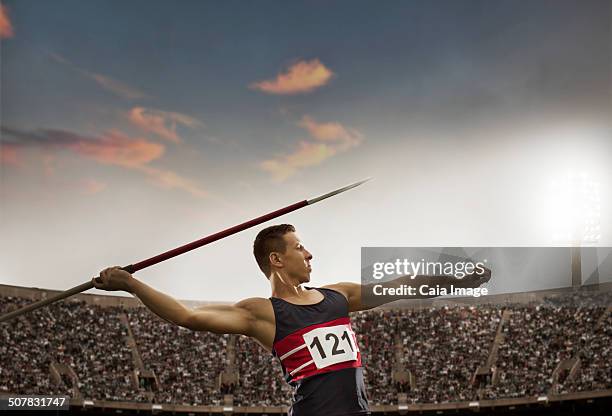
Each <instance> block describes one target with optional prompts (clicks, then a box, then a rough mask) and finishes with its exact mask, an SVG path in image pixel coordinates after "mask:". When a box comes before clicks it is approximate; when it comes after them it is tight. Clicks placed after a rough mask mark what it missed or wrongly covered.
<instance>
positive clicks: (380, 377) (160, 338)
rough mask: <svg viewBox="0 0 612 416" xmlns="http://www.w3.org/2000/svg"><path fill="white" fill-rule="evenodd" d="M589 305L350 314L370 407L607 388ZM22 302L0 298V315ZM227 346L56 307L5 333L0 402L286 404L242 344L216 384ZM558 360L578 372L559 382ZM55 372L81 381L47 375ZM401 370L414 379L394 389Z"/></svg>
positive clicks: (601, 302)
mask: <svg viewBox="0 0 612 416" xmlns="http://www.w3.org/2000/svg"><path fill="white" fill-rule="evenodd" d="M589 296H590V295H588V294H586V295H585V294H581V293H579V294H573V295H572V294H570V295H565V296H561V297H554V298H551V299H550V300H545V301H543V302H542V301H540V302H533V303H531V304H508V305H484V304H483V305H478V306H438V307H433V306H432V307H427V308H421V309H375V310H371V311H364V312H359V313H355V314H352V316H351V319H352V324H353V328H354V330H355V332H356V334H357V339H358V343H359V347H360V350H361V353H362V360H363V364H364V375H365V383H366V386H367V389H368V397H369V401H370V403H371V404H373V405H381V404H396V403H397V401H398V392H402V393H405V394H406V395H407V400H408V403H444V402H453V401H466V400H474V399H495V398H505V397H523V396H533V395H539V394H546V393H567V392H574V391H585V390H602V389H611V388H612V365H611V364H610V363H611V362H612V360H611V357H610V352H611V350H612V347H611V345H612V329H611V328H612V312H611V311H610V307H609V306H608V305H610V297H609V295H606V296H607V297H604V298H597V302H589V299H591V300H592V299H594V298H591V297H589ZM593 296H595V295H593ZM597 296H599V295H597ZM28 303H30V300H27V299H22V298H15V297H10V296H0V314H3V313H6V312H9V311H11V310H14V309H16V308H18V307H21V306H24V305H25V304H28ZM504 310H505V311H509V313H508V314H507V316H508V317H507V319H505V321H504V320H503V319H502V313H503V312H504ZM504 316H505V315H504ZM502 322H503V324H502ZM126 323H127V326H126ZM500 328H501V334H502V337H501V341H500V342H499V345H498V350H497V351H498V352H497V355H496V356H491V351H492V347H493V345H494V340H495V339H496V333H497V331H498V329H500ZM130 337H133V339H130ZM130 341H131V342H130ZM229 341H230V336H229V335H216V334H212V333H205V332H194V331H189V330H186V329H184V328H180V327H178V326H176V325H172V324H169V323H166V322H165V321H163V320H161V319H160V318H158V317H157V316H155V315H154V314H153V313H151V312H150V311H149V310H147V309H145V308H123V307H117V306H114V307H101V306H97V305H90V304H86V303H85V302H83V301H79V300H70V301H66V302H61V303H56V304H53V305H51V306H49V307H46V308H43V309H40V310H37V311H35V312H33V313H31V314H29V315H27V316H22V317H19V318H17V319H14V320H12V321H10V322H8V323H7V324H2V325H0V393H9V392H10V393H18V394H65V395H68V396H71V397H73V396H75V393H76V394H78V395H80V396H81V397H82V398H85V399H94V400H111V401H140V402H153V403H173V404H186V405H218V404H222V403H223V395H224V394H226V393H230V394H233V398H234V405H236V406H278V405H287V404H288V403H289V401H290V398H291V394H292V391H291V388H290V387H289V386H288V385H287V383H285V381H284V380H283V378H282V373H281V371H280V366H279V364H278V362H277V360H276V359H275V358H274V357H273V356H272V355H271V354H270V353H268V352H267V351H265V350H264V349H263V348H262V347H260V346H259V345H258V344H257V343H255V342H254V341H252V340H250V339H248V338H246V337H237V338H236V340H235V341H236V342H235V345H234V347H235V362H234V363H233V368H235V371H236V372H237V375H238V377H237V379H238V383H237V385H235V386H228V385H221V384H220V380H221V378H220V374H221V373H222V372H223V371H226V370H227V368H228V366H229V364H230V363H229V358H228V352H227V351H228V343H229ZM130 345H135V346H136V347H135V350H134V349H133V348H132V347H131V346H130ZM135 357H140V358H141V360H137V359H135ZM568 360H570V361H568ZM562 362H571V363H576V365H574V366H573V367H572V368H573V371H571V372H567V373H564V374H563V376H562V377H559V378H558V379H555V378H554V377H553V373H554V372H555V369H556V368H557V367H558V366H559V364H560V363H562ZM52 363H55V364H56V365H60V366H61V365H65V366H67V367H68V368H70V369H71V370H72V371H73V372H74V374H75V375H76V377H74V376H72V377H71V376H70V375H67V374H62V375H61V377H59V378H58V377H52V376H51V371H50V368H51V366H52ZM489 365H490V366H491V367H493V368H495V372H494V373H495V376H494V377H492V378H491V379H490V380H488V381H487V383H485V385H484V386H482V385H480V386H479V385H476V384H474V383H473V381H474V377H473V376H474V374H475V371H476V369H477V368H478V367H481V366H489ZM141 370H148V371H152V372H153V374H154V375H155V378H156V382H155V383H154V385H153V386H146V385H145V384H143V383H142V380H139V379H138V376H137V374H138V373H139V371H141ZM398 372H403V374H404V375H405V374H409V375H410V377H409V378H408V379H405V378H404V379H397V377H396V374H397V373H398ZM58 380H59V381H58ZM491 380H492V381H491Z"/></svg>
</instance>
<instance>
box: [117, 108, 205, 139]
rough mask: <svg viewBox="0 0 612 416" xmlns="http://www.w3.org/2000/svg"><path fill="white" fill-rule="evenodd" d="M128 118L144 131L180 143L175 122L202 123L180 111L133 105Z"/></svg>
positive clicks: (200, 124)
mask: <svg viewBox="0 0 612 416" xmlns="http://www.w3.org/2000/svg"><path fill="white" fill-rule="evenodd" d="M128 119H129V120H130V121H131V122H132V123H133V124H134V125H136V126H138V127H139V128H141V129H142V130H144V131H147V132H151V133H155V134H157V135H158V136H160V137H163V138H164V139H167V140H170V141H172V142H175V143H180V142H181V141H182V139H181V138H180V137H179V136H178V134H177V133H176V126H177V124H182V125H184V126H187V127H191V128H195V127H198V126H203V125H204V124H203V123H202V122H201V121H199V120H196V119H195V118H193V117H189V116H186V115H184V114H180V113H172V112H168V111H160V110H153V109H147V108H143V107H134V108H132V109H131V110H130V112H129V114H128Z"/></svg>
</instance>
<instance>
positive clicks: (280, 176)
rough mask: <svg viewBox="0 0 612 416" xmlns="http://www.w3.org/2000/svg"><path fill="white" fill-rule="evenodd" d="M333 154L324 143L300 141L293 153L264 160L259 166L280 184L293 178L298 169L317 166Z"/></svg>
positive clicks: (332, 149) (329, 147) (330, 148)
mask: <svg viewBox="0 0 612 416" xmlns="http://www.w3.org/2000/svg"><path fill="white" fill-rule="evenodd" d="M335 153H336V150H335V149H334V148H333V147H331V146H329V145H327V144H325V143H312V142H306V141H301V142H300V144H299V146H298V149H297V150H296V151H295V152H293V153H290V154H288V155H280V156H277V157H276V158H274V159H269V160H265V161H263V162H262V163H261V164H260V165H259V166H260V167H261V169H262V170H264V171H266V172H269V173H270V174H272V179H274V180H275V181H277V182H282V181H284V180H285V179H287V178H289V177H290V176H293V175H294V174H295V173H296V172H297V171H298V170H299V169H302V168H306V167H308V166H314V165H318V164H319V163H321V162H323V161H324V160H325V159H328V158H330V157H332V156H333V155H334V154H335Z"/></svg>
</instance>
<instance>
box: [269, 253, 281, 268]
mask: <svg viewBox="0 0 612 416" xmlns="http://www.w3.org/2000/svg"><path fill="white" fill-rule="evenodd" d="M270 264H271V265H272V266H274V267H283V261H282V260H281V257H280V253H277V252H276V251H273V252H271V253H270Z"/></svg>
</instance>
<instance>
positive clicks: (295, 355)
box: [93, 224, 490, 416]
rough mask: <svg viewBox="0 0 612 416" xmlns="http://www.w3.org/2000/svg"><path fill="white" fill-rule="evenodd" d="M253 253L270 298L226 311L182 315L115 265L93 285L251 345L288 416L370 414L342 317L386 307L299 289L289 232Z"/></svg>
mask: <svg viewBox="0 0 612 416" xmlns="http://www.w3.org/2000/svg"><path fill="white" fill-rule="evenodd" d="M253 252H254V255H255V259H256V261H257V264H258V265H259V268H260V269H261V271H262V272H263V273H264V274H265V275H266V277H267V278H268V280H269V281H270V286H271V289H272V296H271V297H270V298H268V299H266V298H249V299H245V300H242V301H240V302H238V303H236V304H234V305H209V306H203V307H200V308H197V309H190V308H188V307H186V306H184V305H183V304H182V303H180V302H178V301H177V300H175V299H173V298H172V297H170V296H168V295H166V294H164V293H161V292H158V291H156V290H155V289H153V288H152V287H150V286H147V285H146V284H144V283H143V282H141V281H139V280H137V279H135V278H134V277H133V276H132V275H131V274H129V273H128V272H125V271H123V270H120V268H119V267H117V266H116V267H110V268H107V269H104V270H103V271H102V272H101V273H100V277H99V278H94V279H93V283H94V286H95V287H96V288H98V289H103V290H124V291H126V292H129V293H131V294H133V295H134V296H136V297H138V298H139V299H140V300H141V301H142V302H143V303H144V304H145V305H146V306H147V307H148V308H149V309H150V310H151V311H153V312H154V313H155V314H157V315H159V316H160V317H162V318H163V319H165V320H167V321H170V322H173V323H175V324H176V325H179V326H182V327H185V328H189V329H192V330H194V331H210V332H213V333H216V334H242V335H246V336H249V337H251V338H254V339H255V340H256V341H257V342H258V343H259V344H261V345H262V346H263V347H264V348H265V349H267V350H268V351H271V352H272V354H274V356H275V357H278V359H279V361H280V364H281V367H282V370H283V374H284V375H285V378H286V380H287V382H289V384H290V385H292V386H293V387H294V388H295V394H294V397H293V403H292V406H291V408H290V410H289V415H290V416H348V415H367V414H370V412H369V410H368V401H367V398H366V391H365V386H364V383H363V371H362V370H363V369H362V367H361V353H360V352H359V347H358V345H357V339H356V337H355V333H354V332H353V330H352V329H351V324H350V320H349V316H348V314H349V312H355V311H360V310H365V309H370V308H373V307H375V306H379V305H381V304H383V303H387V302H389V300H388V299H385V298H382V297H381V298H380V299H379V300H376V299H373V300H372V301H370V300H368V304H367V305H365V304H362V286H361V285H360V284H358V283H336V284H332V285H328V286H324V287H322V288H310V287H307V286H302V285H303V284H305V283H308V282H309V281H310V272H311V271H312V267H311V265H310V262H311V260H312V254H310V252H309V251H308V250H306V248H304V246H303V245H302V243H301V242H300V239H299V238H298V236H297V234H296V233H295V228H294V227H293V226H292V225H289V224H282V225H276V226H272V227H268V228H265V229H264V230H262V231H261V232H260V233H259V234H258V235H257V237H256V238H255V243H254V244H253ZM489 277H490V271H489V270H488V269H485V274H484V275H475V274H472V275H469V276H466V277H465V278H463V279H461V281H459V280H458V279H455V278H452V277H449V276H416V277H413V278H410V276H402V277H400V278H397V279H395V280H393V281H390V282H387V283H386V284H385V287H399V285H401V284H408V285H411V286H414V287H416V288H418V287H419V286H420V285H422V284H428V285H435V284H438V285H440V286H443V287H448V286H450V285H451V284H453V285H455V286H464V287H466V286H469V287H477V286H479V285H480V284H481V283H484V282H486V281H488V279H489ZM417 293H418V291H417ZM414 297H415V298H417V297H421V298H422V297H425V296H414ZM364 301H365V300H364ZM364 303H365V302H364Z"/></svg>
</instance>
